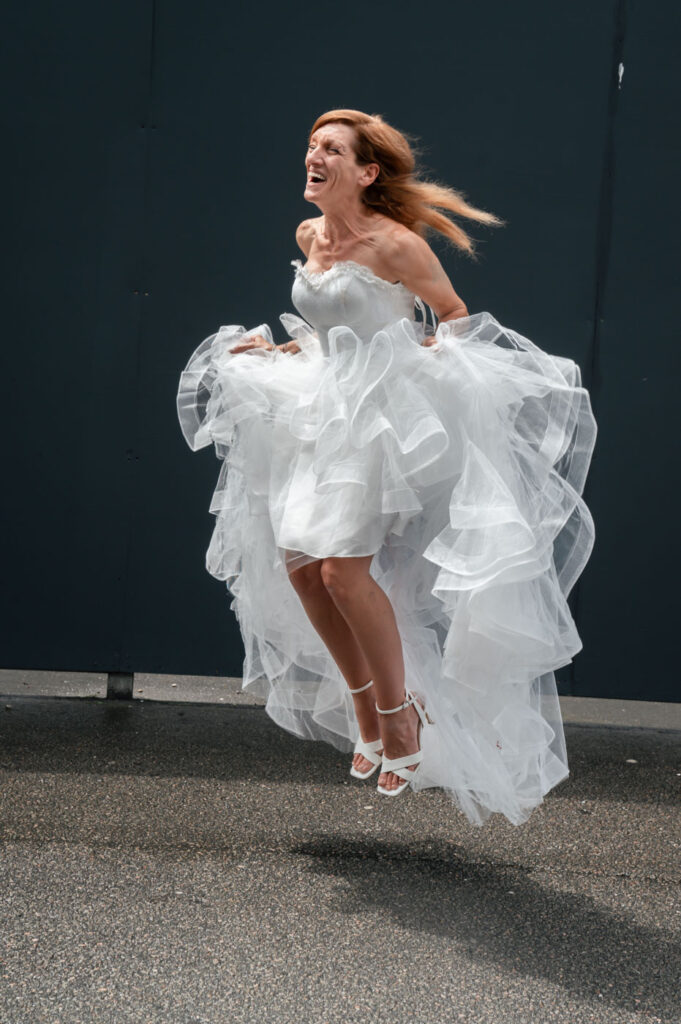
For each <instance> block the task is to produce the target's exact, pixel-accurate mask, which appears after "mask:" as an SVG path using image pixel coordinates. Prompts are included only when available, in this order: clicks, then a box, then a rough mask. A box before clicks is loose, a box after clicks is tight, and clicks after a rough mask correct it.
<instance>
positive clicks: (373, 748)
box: [348, 679, 383, 779]
mask: <svg viewBox="0 0 681 1024" xmlns="http://www.w3.org/2000/svg"><path fill="white" fill-rule="evenodd" d="M373 682H374V681H373V679H370V680H369V682H368V683H367V684H366V685H365V686H360V687H359V688H358V689H357V690H350V687H348V689H349V690H350V693H362V691H363V690H368V689H369V687H370V686H372V685H373ZM382 746H383V740H382V739H381V737H380V736H379V737H378V739H377V740H372V742H371V743H365V742H364V740H363V739H362V737H361V736H360V738H359V739H358V740H357V742H356V743H355V749H354V751H353V753H354V754H361V755H362V757H366V759H367V761H371V765H372V767H371V768H369V770H368V771H366V772H360V771H358V770H357V768H355V766H354V764H353V765H352V767H351V768H350V774H351V775H352V776H353V777H354V778H355V779H368V778H369V776H370V775H373V774H374V772H375V771H376V769H377V768H378V766H379V765H380V764H381V756H380V754H379V753H378V751H379V750H380V749H381V747H382Z"/></svg>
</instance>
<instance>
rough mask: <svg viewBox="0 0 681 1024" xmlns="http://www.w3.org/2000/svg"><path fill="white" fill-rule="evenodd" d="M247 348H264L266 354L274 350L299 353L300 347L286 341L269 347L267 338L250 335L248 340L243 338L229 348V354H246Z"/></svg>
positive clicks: (260, 335)
mask: <svg viewBox="0 0 681 1024" xmlns="http://www.w3.org/2000/svg"><path fill="white" fill-rule="evenodd" d="M249 348H265V349H267V351H268V352H273V351H274V350H275V348H278V349H279V351H280V352H293V353H295V352H300V345H299V344H298V343H297V342H296V341H287V342H285V344H283V345H270V343H269V341H268V340H267V338H263V336H262V334H252V335H251V336H250V338H245V339H244V340H243V341H240V342H239V343H238V344H236V345H234V347H233V348H230V350H229V351H230V352H232V353H235V354H236V353H238V352H247V351H248V349H249Z"/></svg>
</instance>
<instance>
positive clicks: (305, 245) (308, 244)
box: [296, 217, 322, 256]
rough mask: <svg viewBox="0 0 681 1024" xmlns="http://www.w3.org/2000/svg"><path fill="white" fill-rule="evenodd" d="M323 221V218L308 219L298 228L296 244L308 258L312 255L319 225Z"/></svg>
mask: <svg viewBox="0 0 681 1024" xmlns="http://www.w3.org/2000/svg"><path fill="white" fill-rule="evenodd" d="M321 219H322V218H321V217H308V219H307V220H304V221H301V223H300V224H299V225H298V227H297V228H296V242H297V243H298V245H299V246H300V248H301V249H302V250H303V252H304V253H305V255H306V256H309V255H310V249H311V248H312V242H313V241H314V238H315V235H316V234H317V223H318V222H319V221H320V220H321Z"/></svg>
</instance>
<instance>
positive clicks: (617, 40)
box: [585, 0, 626, 394]
mask: <svg viewBox="0 0 681 1024" xmlns="http://www.w3.org/2000/svg"><path fill="white" fill-rule="evenodd" d="M613 13H614V25H613V29H614V31H613V46H612V56H611V67H610V88H609V91H608V110H607V120H606V132H605V150H604V154H603V165H602V169H601V188H600V198H599V203H598V220H597V224H596V282H595V284H596V287H595V291H594V310H593V333H592V337H591V359H590V361H589V368H588V369H589V379H588V380H587V381H585V384H586V386H587V387H588V388H589V390H590V391H591V393H592V394H593V393H594V392H595V391H597V390H598V386H599V384H600V379H599V377H598V369H599V361H598V356H599V353H600V341H601V322H602V317H603V302H604V295H605V289H606V286H607V281H608V270H609V268H610V249H611V243H612V215H613V205H614V184H615V163H616V159H615V157H616V154H615V121H616V117H617V108H618V105H619V94H620V77H619V68H620V65H621V64H623V59H624V36H625V27H626V0H615V7H614V12H613Z"/></svg>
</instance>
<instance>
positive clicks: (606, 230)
mask: <svg viewBox="0 0 681 1024" xmlns="http://www.w3.org/2000/svg"><path fill="white" fill-rule="evenodd" d="M626 13H627V12H626V0H615V5H614V8H613V39H612V50H611V57H610V77H609V89H608V107H607V115H606V127H605V147H604V151H603V164H602V168H601V187H600V196H599V202H598V218H597V221H596V259H595V272H596V280H595V288H594V305H593V330H592V335H591V353H590V359H589V362H588V365H587V367H586V369H587V374H586V377H585V380H584V385H585V387H587V388H588V390H589V393H590V395H591V399H592V405H593V408H594V412H595V410H596V408H597V405H598V402H597V398H598V392H599V389H600V384H601V380H600V359H599V356H600V346H601V324H602V321H603V306H604V297H605V291H606V287H607V283H608V271H609V269H610V252H611V247H612V219H613V208H614V193H615V172H616V143H615V128H616V118H617V109H618V106H619V94H620V86H621V82H620V73H619V69H620V66H623V64H624V39H625V33H626ZM584 498H585V500H586V502H587V504H588V503H589V501H588V499H589V480H588V479H587V484H586V487H585V489H584ZM581 587H582V583H581V580H578V581H577V584H576V586H575V588H574V594H573V602H572V607H573V613H574V618H575V623H576V625H577V629H578V631H579V632H580V633H581V623H580V615H579V611H580V594H581ZM574 690H575V671H574V661H573V662H571V663H570V691H571V693H574Z"/></svg>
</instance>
